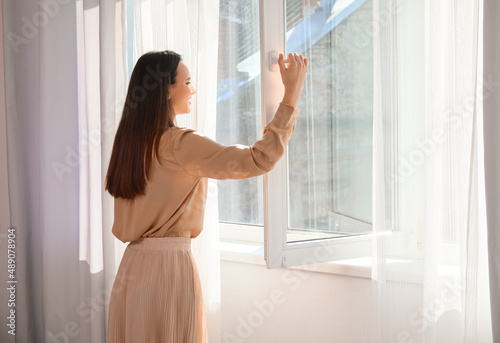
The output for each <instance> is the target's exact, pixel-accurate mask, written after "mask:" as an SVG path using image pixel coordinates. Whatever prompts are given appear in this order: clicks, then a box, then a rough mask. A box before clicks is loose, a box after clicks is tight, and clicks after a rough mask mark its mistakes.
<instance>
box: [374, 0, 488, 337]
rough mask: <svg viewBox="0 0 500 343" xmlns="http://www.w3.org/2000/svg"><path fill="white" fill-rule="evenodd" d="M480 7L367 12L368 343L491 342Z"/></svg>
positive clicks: (395, 7) (403, 6) (422, 5)
mask: <svg viewBox="0 0 500 343" xmlns="http://www.w3.org/2000/svg"><path fill="white" fill-rule="evenodd" d="M481 6H482V1H481V0H474V1H470V0H467V1H454V2H447V1H439V2H436V1H432V0H429V1H422V2H420V1H418V2H415V1H409V0H398V1H381V0H376V1H375V2H374V16H375V24H374V27H373V38H374V61H375V62H374V70H375V74H374V87H375V90H376V91H375V94H374V103H375V106H374V175H373V177H374V231H375V232H376V233H387V232H390V233H391V234H390V235H389V236H379V238H378V239H377V240H376V241H375V245H374V251H375V256H376V258H375V261H374V266H373V267H374V268H373V280H374V281H373V291H374V292H373V293H374V296H375V299H374V307H375V310H376V311H377V313H376V314H377V318H378V322H377V323H376V330H377V331H378V332H377V335H378V337H379V340H380V342H426V343H430V342H440V343H442V342H445V343H447V342H450V343H452V342H485V343H486V342H491V339H492V338H491V320H490V314H489V313H490V312H489V305H488V304H489V298H488V297H489V295H488V294H489V293H488V292H489V289H488V274H487V268H488V263H487V256H486V251H487V246H486V224H485V202H484V168H483V153H482V149H483V145H482V141H483V140H482V129H481V127H482V108H481V106H480V105H479V103H480V101H478V96H479V94H481V92H482V88H481V85H482V80H481V75H482V67H481V64H480V63H479V62H480V61H481V51H482V47H481V46H480V39H479V37H481V36H480V34H481V32H480V29H481V27H482V16H481ZM387 237H388V238H387ZM394 241H402V242H404V243H403V244H402V245H401V244H400V245H395V244H393V243H394ZM396 258H397V259H402V260H405V261H406V262H405V263H389V262H390V261H391V260H392V261H393V260H394V259H396Z"/></svg>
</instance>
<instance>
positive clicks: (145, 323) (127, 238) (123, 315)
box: [106, 51, 308, 343]
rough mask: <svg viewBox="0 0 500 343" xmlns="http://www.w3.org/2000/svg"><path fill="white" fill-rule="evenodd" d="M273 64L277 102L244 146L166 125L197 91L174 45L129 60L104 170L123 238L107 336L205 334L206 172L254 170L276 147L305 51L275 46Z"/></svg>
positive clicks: (266, 166)
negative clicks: (201, 263) (201, 264)
mask: <svg viewBox="0 0 500 343" xmlns="http://www.w3.org/2000/svg"><path fill="white" fill-rule="evenodd" d="M278 64H279V67H280V72H281V77H282V81H283V85H284V86H285V94H284V97H283V101H282V103H281V104H280V106H279V108H278V110H277V112H276V114H275V117H274V119H273V120H272V121H271V123H269V125H267V126H266V128H265V130H264V135H263V137H262V139H261V140H259V141H257V142H256V143H255V144H254V145H253V146H247V147H243V146H241V145H239V146H223V145H220V144H218V143H216V142H214V141H212V140H210V139H209V138H207V137H204V136H202V135H200V134H198V133H196V132H195V131H194V130H191V129H187V128H180V127H176V126H175V125H174V119H175V116H176V115H179V114H183V113H188V112H190V109H191V101H190V99H191V97H192V96H193V95H194V94H195V93H196V91H195V89H194V87H193V86H192V84H191V78H190V75H189V70H188V68H187V67H186V65H185V64H184V63H183V62H182V60H181V57H180V56H179V55H178V54H176V53H174V52H171V51H163V52H150V53H147V54H145V55H143V56H142V57H141V58H140V59H139V60H138V61H137V64H136V66H135V68H134V71H133V73H132V77H131V79H130V84H129V88H128V93H127V98H126V103H125V106H124V110H123V115H122V119H121V121H120V125H119V127H118V130H117V132H116V137H115V142H114V145H113V151H112V154H111V160H110V164H109V169H108V174H107V177H106V190H108V191H109V193H110V194H111V195H113V196H114V197H115V220H114V225H113V234H114V235H115V236H116V237H117V238H118V239H120V240H121V241H122V242H130V244H129V245H128V246H127V249H126V250H125V253H124V255H123V259H122V261H121V264H120V268H119V270H118V274H117V276H116V281H115V284H114V285H113V291H112V295H111V301H110V308H109V320H108V336H107V341H108V342H130V343H140V342H163V343H164V342H168V343H194V342H197V343H205V342H207V333H206V326H205V314H204V308H203V298H202V292H201V287H200V280H199V277H198V271H197V268H196V264H195V261H194V259H193V256H192V253H191V239H192V238H195V237H196V236H198V235H199V234H200V232H201V230H202V228H203V227H202V225H203V215H204V208H205V200H206V193H207V178H215V179H244V178H249V177H253V176H257V175H262V174H264V173H266V172H268V171H270V170H271V169H272V168H273V166H274V165H275V164H276V162H277V161H278V160H279V159H280V158H281V156H282V155H283V154H284V151H285V147H286V145H287V143H288V141H289V139H290V138H291V136H292V132H293V129H294V127H295V121H296V118H297V114H298V109H297V108H296V105H297V101H298V98H299V95H300V90H301V88H302V84H303V82H304V78H305V74H306V71H307V64H308V60H307V58H304V57H303V56H302V55H298V54H289V55H288V67H287V66H285V61H284V58H283V55H280V57H279V60H278Z"/></svg>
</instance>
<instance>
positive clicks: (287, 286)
mask: <svg viewBox="0 0 500 343" xmlns="http://www.w3.org/2000/svg"><path fill="white" fill-rule="evenodd" d="M221 287H222V343H228V342H235V343H236V342H246V343H282V342H287V343H307V342H311V343H312V342H314V343H327V342H328V343H329V342H339V343H369V342H372V341H373V340H371V339H370V337H371V324H372V313H371V310H372V306H371V304H372V299H371V296H372V295H371V280H369V279H365V278H357V277H350V276H342V275H334V274H325V273H318V272H307V271H298V270H293V269H267V268H266V267H265V266H261V265H254V264H246V263H239V262H229V261H222V262H221ZM273 300H274V303H273ZM256 304H261V306H260V309H259V305H256ZM271 304H272V305H271ZM262 308H263V309H262ZM245 328H246V329H245Z"/></svg>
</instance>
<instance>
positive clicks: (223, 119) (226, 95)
mask: <svg viewBox="0 0 500 343" xmlns="http://www.w3.org/2000/svg"><path fill="white" fill-rule="evenodd" d="M259 32H260V31H259V0H251V1H238V0H220V20H219V63H218V76H217V81H218V83H217V97H218V98H217V137H216V139H217V141H218V142H220V143H223V144H229V145H232V144H245V145H251V144H253V143H254V142H255V141H256V140H257V139H259V138H260V137H261V136H262V125H261V105H260V37H259ZM218 190H219V220H220V221H221V222H228V223H240V224H253V225H264V213H263V194H262V192H263V187H262V177H258V178H252V179H248V180H239V181H236V180H226V181H218Z"/></svg>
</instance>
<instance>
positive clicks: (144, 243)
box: [128, 237, 191, 250]
mask: <svg viewBox="0 0 500 343" xmlns="http://www.w3.org/2000/svg"><path fill="white" fill-rule="evenodd" d="M128 246H129V247H130V248H131V249H137V250H171V249H179V250H191V238H190V237H142V238H140V239H139V240H137V241H133V242H130V243H129V245H128Z"/></svg>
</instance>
